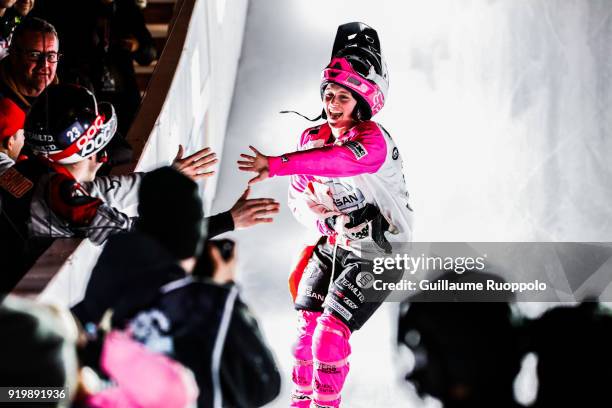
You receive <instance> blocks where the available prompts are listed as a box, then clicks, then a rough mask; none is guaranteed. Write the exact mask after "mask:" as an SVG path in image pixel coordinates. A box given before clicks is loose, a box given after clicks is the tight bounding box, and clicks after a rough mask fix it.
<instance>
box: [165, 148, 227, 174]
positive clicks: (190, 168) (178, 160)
mask: <svg viewBox="0 0 612 408" xmlns="http://www.w3.org/2000/svg"><path fill="white" fill-rule="evenodd" d="M183 153H184V149H183V145H179V149H178V153H177V154H176V157H175V158H174V161H173V162H172V167H174V168H175V169H177V170H178V171H180V172H181V173H183V174H184V175H186V176H187V177H189V178H190V179H192V180H193V181H198V180H202V179H205V178H208V177H210V176H212V175H213V174H215V172H214V171H205V170H206V169H208V168H209V167H211V166H212V165H214V164H215V163H217V162H218V160H217V155H216V154H215V153H213V152H212V151H211V150H210V147H205V148H204V149H202V150H198V151H197V152H195V153H194V154H192V155H191V156H187V157H185V158H183Z"/></svg>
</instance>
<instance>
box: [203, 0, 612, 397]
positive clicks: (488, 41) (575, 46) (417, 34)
mask: <svg viewBox="0 0 612 408" xmlns="http://www.w3.org/2000/svg"><path fill="white" fill-rule="evenodd" d="M611 13H612V3H611V2H609V1H606V0H600V1H542V0H540V1H537V0H533V1H528V2H518V1H513V0H498V1H485V0H473V1H456V0H447V1H411V2H407V1H395V0H385V1H382V0H379V1H364V0H352V1H346V0H345V1H323V0H309V1H305V0H252V1H251V2H250V6H249V13H248V18H247V27H246V32H245V38H244V44H243V52H242V57H241V61H240V67H239V72H238V77H237V82H236V89H235V94H234V98H233V104H232V111H231V114H230V118H229V124H228V134H227V139H226V143H225V147H224V155H223V156H224V157H223V160H222V163H221V165H220V171H221V178H220V182H219V184H218V190H217V198H216V201H215V204H214V208H215V209H216V211H221V210H225V209H227V208H229V207H230V206H231V204H232V203H233V202H234V201H235V199H236V198H237V197H238V196H239V195H240V194H241V192H242V190H243V189H244V187H245V185H246V181H247V180H248V179H249V178H250V177H251V175H250V174H241V173H239V172H238V170H237V166H236V163H235V161H236V160H237V159H238V155H239V153H240V152H247V151H248V149H247V146H248V145H249V144H252V145H254V146H256V147H257V148H259V149H260V150H261V151H263V152H264V153H266V154H270V155H276V154H280V153H282V152H285V151H291V150H293V148H294V147H295V144H296V142H297V139H298V136H299V134H300V132H301V131H302V130H303V129H304V128H305V127H307V126H309V124H308V122H306V121H304V120H303V119H301V118H299V117H297V116H294V115H279V114H278V111H279V110H283V109H296V110H298V111H300V112H302V113H304V114H307V115H312V116H316V115H317V114H318V113H319V112H320V102H319V101H320V98H319V78H320V72H321V69H322V68H323V67H324V66H325V64H326V63H327V62H328V59H329V53H330V51H331V46H332V42H333V38H334V35H335V31H336V27H337V26H338V25H339V24H341V23H345V22H348V21H363V22H366V23H368V24H370V25H372V26H373V27H374V28H376V29H377V30H378V33H379V36H380V38H381V42H382V47H383V52H384V54H385V56H386V59H387V63H388V66H389V71H390V85H391V86H390V94H389V97H388V100H387V104H386V106H385V108H384V109H383V111H382V112H381V114H379V115H378V116H377V117H376V119H377V120H378V121H380V122H381V123H382V124H383V125H384V126H385V127H386V128H387V129H388V130H389V131H390V132H391V135H392V136H393V137H394V139H395V140H396V142H397V144H398V145H399V146H400V151H401V153H402V155H403V157H404V162H405V174H406V178H407V181H408V183H409V188H410V191H411V194H412V201H413V207H414V209H415V215H416V220H417V221H416V230H415V231H416V239H417V240H420V241H429V240H432V241H445V240H448V241H523V240H524V241H553V240H557V241H611V240H612V206H611V205H610V203H611V202H612V187H611V182H610V180H611V179H612V177H611V176H612V166H611V165H610V157H612V140H611V139H610V137H609V135H610V130H611V129H612V106H611V105H612V104H611V102H612V85H611V81H610V79H611V78H610V77H611V75H612V57H611V56H612V53H611V52H610V44H612V18H611ZM212 103H214V101H213V102H212ZM287 185H288V180H287V178H275V179H271V180H267V181H265V182H264V183H261V184H259V185H257V186H255V188H254V189H253V196H260V197H262V196H269V197H274V198H276V199H278V200H279V201H281V202H282V203H283V207H282V209H281V213H280V214H279V215H278V216H277V217H276V221H275V223H274V224H272V225H266V226H258V227H255V228H252V229H249V230H245V231H240V232H237V233H233V234H232V236H234V237H235V238H236V239H237V240H238V241H239V256H240V259H241V271H240V276H239V280H240V282H241V283H242V285H243V288H244V296H245V298H246V300H247V301H248V303H249V304H250V305H251V306H252V307H253V309H254V311H255V312H256V313H257V314H258V316H259V318H260V322H261V324H262V326H263V328H264V330H265V332H266V335H267V338H268V340H269V341H270V343H271V345H272V347H273V349H274V350H275V352H276V354H277V356H278V358H279V361H280V363H281V366H282V369H283V370H284V379H285V383H284V388H283V395H282V396H281V397H279V399H277V400H276V401H275V402H274V403H272V404H270V406H271V407H285V406H287V399H288V393H289V386H290V384H289V379H290V376H289V369H290V364H291V358H290V353H289V349H290V344H291V341H292V338H293V334H294V330H295V329H294V315H293V312H292V308H291V302H290V299H289V295H288V293H287V285H286V277H287V274H288V271H289V269H290V266H291V264H292V262H293V258H294V256H295V255H296V254H297V253H298V252H299V250H300V248H301V244H302V242H304V241H305V240H307V239H306V238H305V234H306V233H305V230H304V229H303V228H302V227H301V226H300V225H298V224H297V222H296V221H295V220H294V219H293V218H292V216H291V214H290V213H289V211H288V210H287V207H286V205H285V202H286V191H287ZM536 309H537V307H536ZM531 310H533V308H531ZM532 314H533V313H532ZM392 316H393V315H392V310H391V307H390V306H386V307H385V308H384V309H383V310H381V311H380V312H378V313H377V314H376V315H375V316H374V317H373V318H372V320H371V321H369V322H368V323H367V324H366V325H365V327H364V328H363V329H362V330H361V331H360V332H358V333H356V334H355V335H354V337H353V339H352V347H353V355H352V359H351V373H350V374H349V377H348V382H347V385H346V388H345V392H344V393H343V395H344V401H345V406H347V407H355V408H359V407H408V406H413V407H419V406H423V405H421V403H419V402H417V401H416V400H415V398H414V396H413V395H412V394H411V393H410V392H409V391H407V390H408V386H407V385H405V384H403V383H399V382H398V380H396V379H395V378H396V377H397V376H396V375H395V371H394V369H393V368H392V367H393V366H394V361H393V360H394V354H393V352H392V347H391V344H392V337H393V335H394V333H393V317H392ZM427 406H435V403H433V402H431V401H430V404H428V405H427Z"/></svg>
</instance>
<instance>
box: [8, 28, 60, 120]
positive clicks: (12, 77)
mask: <svg viewBox="0 0 612 408" xmlns="http://www.w3.org/2000/svg"><path fill="white" fill-rule="evenodd" d="M59 58H60V54H59V40H58V37H57V32H56V31H55V28H54V27H53V26H52V25H51V24H49V23H48V22H46V21H45V20H41V19H39V18H27V19H25V20H24V21H23V22H22V23H21V24H20V25H19V26H17V28H16V29H15V33H14V35H13V39H12V41H11V45H10V48H9V55H8V57H6V58H4V59H3V60H2V61H0V98H9V99H10V100H12V101H13V102H14V103H15V104H17V105H18V106H19V107H20V108H21V109H22V110H23V111H24V113H27V112H28V110H29V109H30V107H31V106H32V103H33V102H34V100H35V99H36V98H37V97H38V95H40V94H41V92H42V91H44V90H45V88H47V87H48V86H49V85H51V84H53V83H57V77H56V74H55V72H56V69H57V63H58V61H59Z"/></svg>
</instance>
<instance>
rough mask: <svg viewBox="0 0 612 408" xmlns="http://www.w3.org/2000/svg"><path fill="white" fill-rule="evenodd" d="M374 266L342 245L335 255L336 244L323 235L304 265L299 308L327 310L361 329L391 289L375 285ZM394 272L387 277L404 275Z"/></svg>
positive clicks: (388, 279) (391, 279) (388, 278)
mask: <svg viewBox="0 0 612 408" xmlns="http://www.w3.org/2000/svg"><path fill="white" fill-rule="evenodd" d="M334 264H335V268H334ZM372 266H373V265H372V262H371V261H369V260H367V259H363V258H360V257H358V256H357V255H355V254H354V253H353V252H350V251H347V250H345V249H342V248H336V254H335V259H334V246H333V245H330V244H329V242H328V241H327V237H323V238H322V239H321V240H319V242H318V243H317V245H316V246H315V249H314V251H313V253H312V256H311V257H310V260H309V261H308V264H307V265H306V268H304V273H303V275H302V279H301V280H300V284H299V286H298V293H297V297H296V299H295V308H296V310H310V311H321V312H322V311H326V312H328V313H331V314H333V315H334V316H336V317H337V318H338V319H340V320H341V321H342V322H343V323H344V324H346V325H347V326H348V328H349V329H350V330H351V331H355V330H358V329H360V328H361V326H363V324H364V323H365V322H366V321H367V320H368V319H369V318H370V316H372V314H374V312H375V311H376V309H378V308H379V307H380V305H381V304H382V302H383V301H384V300H385V299H386V298H387V297H388V296H389V294H390V293H391V292H390V291H382V290H381V291H378V290H373V289H372V285H371V280H372V279H373V278H374V275H373V274H372ZM332 270H333V275H334V276H333V277H332ZM394 275H396V276H389V275H386V276H385V277H384V278H385V279H384V281H385V282H392V281H393V282H397V281H399V280H400V279H401V277H402V274H401V273H397V274H394ZM332 282H333V283H332ZM330 283H331V284H330Z"/></svg>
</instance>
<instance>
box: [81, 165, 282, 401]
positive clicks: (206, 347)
mask: <svg viewBox="0 0 612 408" xmlns="http://www.w3.org/2000/svg"><path fill="white" fill-rule="evenodd" d="M170 188H172V191H173V197H169V195H168V194H167V193H166V192H167V191H168V190H169V189H170ZM138 212H139V214H140V218H139V219H138V221H137V222H136V229H135V230H134V231H131V232H129V233H125V234H119V235H116V236H113V237H111V239H109V242H108V244H107V245H106V247H105V249H104V251H103V252H102V254H101V256H100V258H99V260H98V263H97V265H96V267H95V268H94V270H93V272H92V276H91V278H90V281H89V284H88V287H87V290H86V293H85V298H84V299H83V301H82V302H80V303H79V304H78V305H76V306H75V307H74V308H73V310H72V311H73V313H74V314H75V315H76V316H77V318H78V319H79V320H80V321H81V323H82V324H83V326H91V325H92V324H93V325H98V324H99V323H100V322H101V320H103V316H104V315H106V314H107V313H108V312H109V311H111V312H112V326H113V327H115V328H119V329H121V330H127V331H128V332H129V333H130V334H131V336H132V337H133V338H134V339H136V340H137V341H139V342H141V343H142V344H144V345H145V346H146V347H147V348H149V349H150V350H153V351H156V352H159V353H162V354H164V355H167V356H169V357H171V358H173V359H176V360H177V361H179V362H180V363H181V364H183V365H184V366H186V367H188V368H189V369H191V370H192V371H193V373H194V375H195V377H196V381H197V384H198V388H199V389H200V397H199V400H198V406H199V407H212V406H232V407H255V406H261V405H263V404H265V403H267V402H269V401H270V400H272V399H273V398H274V397H276V395H278V393H279V390H280V375H279V373H278V369H277V366H276V362H275V360H274V357H273V355H272V353H271V352H270V350H269V348H268V347H267V345H266V342H265V341H264V339H263V336H262V334H261V331H260V330H259V327H258V325H257V322H256V320H255V318H254V317H253V316H252V314H251V313H250V312H249V309H248V307H247V306H246V305H245V304H244V303H243V302H242V301H241V300H240V297H239V290H238V287H237V286H236V285H235V284H234V277H235V270H236V258H235V250H234V244H233V242H232V241H229V240H223V241H209V242H207V243H206V244H205V245H203V244H202V237H203V236H204V235H206V223H205V222H204V219H203V214H202V202H201V199H200V197H199V196H198V190H197V185H196V184H195V183H194V182H193V181H191V180H189V179H188V178H186V177H185V176H183V175H182V174H180V173H179V172H177V171H176V170H175V169H173V168H170V167H163V168H160V169H157V170H154V171H152V172H150V173H148V174H147V175H145V176H144V178H143V180H142V183H141V186H140V191H139V207H138ZM202 247H204V248H203V250H202ZM196 261H197V262H196ZM220 402H222V405H218V404H219V403H220Z"/></svg>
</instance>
